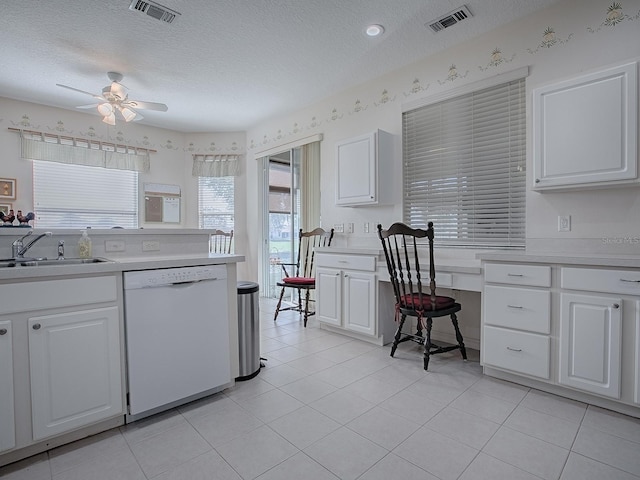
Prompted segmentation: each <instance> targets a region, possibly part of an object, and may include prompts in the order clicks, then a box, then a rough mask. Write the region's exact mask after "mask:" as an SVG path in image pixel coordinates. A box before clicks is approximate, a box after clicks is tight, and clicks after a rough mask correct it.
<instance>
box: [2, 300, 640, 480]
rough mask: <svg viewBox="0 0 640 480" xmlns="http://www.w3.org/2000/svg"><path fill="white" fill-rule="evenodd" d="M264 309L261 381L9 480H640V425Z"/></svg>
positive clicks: (58, 453) (452, 360)
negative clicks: (304, 325)
mask: <svg viewBox="0 0 640 480" xmlns="http://www.w3.org/2000/svg"><path fill="white" fill-rule="evenodd" d="M273 308H274V303H273V302H272V301H266V300H264V301H262V302H261V338H262V347H261V348H262V355H263V356H264V357H266V358H268V362H267V366H266V367H265V368H264V369H263V370H262V371H261V373H260V375H258V376H257V377H256V378H254V379H252V380H250V381H247V382H241V383H237V384H236V386H234V387H233V388H231V389H228V390H226V391H224V392H222V393H219V394H217V395H214V396H211V397H209V398H206V399H202V400H199V401H197V402H194V403H192V404H189V405H185V406H182V407H180V408H177V409H174V410H170V411H168V412H165V413H162V414H159V415H156V416H154V417H151V418H148V419H144V420H141V421H138V422H135V423H133V424H130V425H127V426H124V427H121V428H119V429H113V430H110V431H108V432H104V433H102V434H99V435H96V436H94V437H90V438H86V439H83V440H80V441H78V442H75V443H72V444H70V445H65V446H63V447H59V448H56V449H54V450H51V451H49V452H46V453H43V454H40V455H36V456H34V457H31V458H29V459H26V460H23V461H21V462H18V463H15V464H12V465H8V466H5V467H2V468H0V478H2V479H6V480H17V479H20V480H103V479H104V480H138V479H140V480H145V479H154V480H205V479H207V480H217V479H220V480H222V479H254V478H257V479H259V480H268V479H269V480H271V479H305V480H324V479H327V480H328V479H334V480H335V479H360V480H375V479H385V480H389V479H392V480H393V479H403V480H412V479H421V480H430V479H442V480H449V479H461V480H483V479H492V480H495V479H505V480H518V479H523V480H525V479H529V480H537V479H562V480H589V479H597V480H611V479H620V480H623V479H624V480H632V479H635V480H638V479H640V420H638V419H634V418H630V417H626V416H624V415H619V414H617V413H613V412H610V411H607V410H603V409H600V408H597V407H593V406H590V405H586V404H583V403H579V402H575V401H572V400H567V399H564V398H561V397H557V396H553V395H549V394H546V393H543V392H540V391H537V390H533V389H529V388H525V387H522V386H519V385H515V384H511V383H508V382H503V381H499V380H495V379H491V378H488V377H485V376H483V375H482V372H481V368H480V366H479V364H478V352H476V351H471V352H470V353H471V355H470V360H469V361H468V362H462V361H461V360H460V357H459V353H458V352H451V353H450V354H445V355H440V356H436V357H433V359H432V360H431V365H430V368H429V372H424V371H423V370H422V359H421V356H420V350H419V346H417V345H415V344H407V343H405V344H402V345H401V346H400V348H399V349H398V352H397V353H396V358H391V357H389V348H388V347H376V346H374V345H370V344H367V343H364V342H360V341H357V340H353V339H350V338H348V337H344V336H341V335H336V334H332V333H329V332H327V331H325V330H320V329H319V328H318V323H317V320H315V319H314V318H312V319H311V320H310V322H309V325H308V327H307V328H306V329H305V328H302V325H301V322H300V320H299V318H298V316H297V315H296V314H294V313H292V312H286V313H283V314H281V316H280V317H279V318H278V322H277V323H276V324H274V322H273V320H272V319H273Z"/></svg>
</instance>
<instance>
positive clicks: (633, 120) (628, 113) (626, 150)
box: [533, 62, 639, 191]
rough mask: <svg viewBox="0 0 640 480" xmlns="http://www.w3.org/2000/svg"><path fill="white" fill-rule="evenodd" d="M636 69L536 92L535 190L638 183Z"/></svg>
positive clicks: (619, 68)
mask: <svg viewBox="0 0 640 480" xmlns="http://www.w3.org/2000/svg"><path fill="white" fill-rule="evenodd" d="M637 70H638V65H637V63H636V62H633V63H628V64H625V65H620V66H617V67H614V68H609V69H606V70H602V71H599V72H596V73H591V74H587V75H582V76H580V77H576V78H574V79H571V80H566V81H563V82H559V83H555V84H553V85H548V86H545V87H541V88H537V89H535V90H534V91H533V166H534V172H533V182H534V183H533V189H534V190H538V191H543V190H560V189H572V188H595V187H607V186H614V185H618V184H630V183H638V181H639V178H638V149H637V135H638V83H637V76H638V75H637Z"/></svg>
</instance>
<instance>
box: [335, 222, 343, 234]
mask: <svg viewBox="0 0 640 480" xmlns="http://www.w3.org/2000/svg"><path fill="white" fill-rule="evenodd" d="M333 231H334V232H335V233H344V223H336V224H335V225H334V226H333Z"/></svg>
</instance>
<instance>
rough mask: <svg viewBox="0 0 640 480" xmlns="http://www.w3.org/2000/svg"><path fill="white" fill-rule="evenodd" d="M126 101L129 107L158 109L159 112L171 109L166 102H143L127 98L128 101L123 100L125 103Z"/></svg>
mask: <svg viewBox="0 0 640 480" xmlns="http://www.w3.org/2000/svg"><path fill="white" fill-rule="evenodd" d="M125 103H126V105H127V106H128V107H131V108H141V109H143V110H156V111H158V112H166V111H167V110H168V109H169V107H167V106H166V105H165V104H164V103H155V102H143V101H140V100H127V101H126V102H123V105H124V104H125Z"/></svg>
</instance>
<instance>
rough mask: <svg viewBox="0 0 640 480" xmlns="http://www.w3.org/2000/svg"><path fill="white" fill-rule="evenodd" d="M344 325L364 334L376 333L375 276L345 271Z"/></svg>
mask: <svg viewBox="0 0 640 480" xmlns="http://www.w3.org/2000/svg"><path fill="white" fill-rule="evenodd" d="M343 282H344V287H343V292H344V327H345V328H347V329H349V330H353V331H354V332H359V333H364V334H366V335H375V334H376V276H375V275H374V274H371V273H361V272H355V271H345V272H344V276H343Z"/></svg>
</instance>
